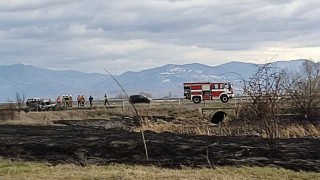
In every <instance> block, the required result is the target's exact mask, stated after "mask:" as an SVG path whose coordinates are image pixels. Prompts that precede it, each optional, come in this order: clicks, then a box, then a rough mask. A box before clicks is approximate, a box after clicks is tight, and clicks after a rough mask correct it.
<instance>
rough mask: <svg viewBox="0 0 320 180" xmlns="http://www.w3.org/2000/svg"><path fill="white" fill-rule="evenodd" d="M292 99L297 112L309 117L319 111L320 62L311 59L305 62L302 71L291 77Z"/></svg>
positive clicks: (290, 91) (290, 93)
mask: <svg viewBox="0 0 320 180" xmlns="http://www.w3.org/2000/svg"><path fill="white" fill-rule="evenodd" d="M289 82H290V83H291V84H292V85H291V87H290V88H289V91H288V92H289V95H290V97H291V98H290V99H292V101H293V106H294V108H295V111H296V112H300V113H303V114H304V115H305V117H306V118H307V119H308V118H310V117H311V116H314V115H316V114H317V113H318V112H319V106H320V63H319V62H318V63H315V62H312V61H309V60H306V61H304V62H303V64H302V67H301V70H300V72H298V73H297V74H295V75H292V77H291V78H290V79H289Z"/></svg>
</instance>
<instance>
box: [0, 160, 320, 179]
mask: <svg viewBox="0 0 320 180" xmlns="http://www.w3.org/2000/svg"><path fill="white" fill-rule="evenodd" d="M0 179H7V180H10V179H33V180H39V179H69V180H78V179H83V180H89V179H226V180H227V179H232V180H237V179H270V180H272V179H297V180H298V179H299V180H300V179H308V180H312V179H320V173H314V172H302V171H300V172H295V171H291V170H285V169H282V168H274V167H263V168H262V167H230V166H226V167H218V168H216V169H208V168H202V169H191V168H182V169H181V170H177V169H165V168H158V167H154V166H132V165H122V164H114V165H109V166H95V165H90V166H86V167H80V166H76V165H73V164H62V165H57V166H51V165H48V164H45V163H33V162H21V161H10V160H6V159H1V158H0Z"/></svg>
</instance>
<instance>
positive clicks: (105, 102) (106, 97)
mask: <svg viewBox="0 0 320 180" xmlns="http://www.w3.org/2000/svg"><path fill="white" fill-rule="evenodd" d="M107 103H108V105H110V104H109V102H108V96H107V94H105V95H104V105H107Z"/></svg>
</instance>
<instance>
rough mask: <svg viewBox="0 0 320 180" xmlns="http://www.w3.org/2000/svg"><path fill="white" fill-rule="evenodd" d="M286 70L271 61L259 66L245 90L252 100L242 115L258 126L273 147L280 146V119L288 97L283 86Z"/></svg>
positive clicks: (261, 134) (267, 143)
mask: <svg viewBox="0 0 320 180" xmlns="http://www.w3.org/2000/svg"><path fill="white" fill-rule="evenodd" d="M285 74H286V73H285V72H283V71H279V70H277V69H276V67H273V66H272V64H271V63H266V64H264V65H262V66H261V67H259V68H258V70H257V71H256V73H255V74H254V75H253V77H252V78H251V79H250V81H248V82H247V84H246V88H245V89H244V92H245V94H246V95H248V96H249V98H250V102H249V103H247V105H246V106H245V109H243V111H242V113H244V114H242V117H244V118H245V119H246V120H247V122H248V123H251V124H253V125H254V127H257V128H258V129H257V131H258V133H259V134H260V136H261V137H262V139H263V140H264V141H265V140H266V141H265V143H266V145H267V146H269V147H271V148H277V147H278V139H279V119H278V117H277V114H279V113H281V111H282V109H283V106H284V104H285V101H286V99H285V98H283V95H284V94H285V92H286V88H285V86H283V80H284V79H285V78H284V77H285Z"/></svg>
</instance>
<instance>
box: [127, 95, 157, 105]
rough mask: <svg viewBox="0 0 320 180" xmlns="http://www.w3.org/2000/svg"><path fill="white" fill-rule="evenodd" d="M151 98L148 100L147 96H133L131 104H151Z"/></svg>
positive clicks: (130, 100) (130, 98) (130, 99)
mask: <svg viewBox="0 0 320 180" xmlns="http://www.w3.org/2000/svg"><path fill="white" fill-rule="evenodd" d="M151 100H152V99H151V98H148V97H147V96H145V95H140V94H139V95H132V96H130V97H129V102H130V103H131V104H135V103H150V102H151Z"/></svg>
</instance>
